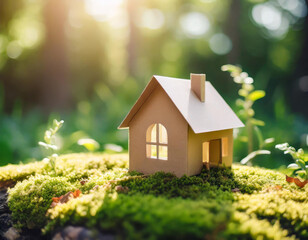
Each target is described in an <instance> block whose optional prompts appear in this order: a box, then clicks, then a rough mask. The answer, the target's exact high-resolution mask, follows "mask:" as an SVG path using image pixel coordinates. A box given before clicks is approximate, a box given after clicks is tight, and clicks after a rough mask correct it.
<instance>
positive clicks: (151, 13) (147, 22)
mask: <svg viewBox="0 0 308 240" xmlns="http://www.w3.org/2000/svg"><path fill="white" fill-rule="evenodd" d="M164 23H165V16H164V14H163V13H162V12H161V11H160V10H159V9H146V10H144V11H143V13H142V16H141V22H140V25H141V26H142V27H145V28H149V29H153V30H154V29H159V28H161V27H162V26H163V25H164Z"/></svg>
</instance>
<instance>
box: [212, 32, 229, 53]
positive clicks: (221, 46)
mask: <svg viewBox="0 0 308 240" xmlns="http://www.w3.org/2000/svg"><path fill="white" fill-rule="evenodd" d="M210 48H211V50H212V51H213V52H214V53H216V54H218V55H224V54H227V53H229V52H230V51H231V49H232V42H231V40H230V38H229V37H228V36H227V35H225V34H223V33H217V34H215V35H214V36H212V37H211V38H210Z"/></svg>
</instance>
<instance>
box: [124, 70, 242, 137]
mask: <svg viewBox="0 0 308 240" xmlns="http://www.w3.org/2000/svg"><path fill="white" fill-rule="evenodd" d="M157 83H158V84H159V85H160V86H161V87H162V88H163V89H164V91H165V92H166V93H167V95H168V96H169V97H170V99H171V101H172V102H173V103H174V105H175V106H176V107H177V109H178V110H179V112H180V113H181V114H182V116H183V117H184V119H185V120H186V121H187V123H188V124H189V126H190V127H191V128H192V130H193V131H194V132H195V133H204V132H212V131H219V130H224V129H231V128H239V127H244V124H243V123H242V122H241V120H240V119H239V118H238V117H237V116H236V114H235V113H234V112H233V110H232V109H231V108H230V107H229V105H228V104H227V103H226V102H225V101H224V99H223V98H222V97H221V96H220V94H219V93H218V92H217V91H216V89H215V88H214V87H213V86H212V84H211V83H210V82H208V81H206V84H205V102H201V101H200V100H199V98H198V97H197V96H196V95H195V94H194V93H193V91H191V89H190V80H189V79H179V78H171V77H163V76H153V77H152V79H151V81H150V82H149V84H148V85H147V86H146V88H145V89H144V91H143V93H142V94H141V96H140V97H139V99H138V100H137V102H136V103H135V105H134V106H133V108H132V109H131V111H130V112H129V113H128V114H127V116H126V117H125V119H124V120H123V122H122V123H121V125H120V126H119V128H125V127H129V122H130V120H131V119H132V118H133V117H134V115H135V114H136V113H137V111H138V110H139V109H140V108H141V106H142V105H143V103H144V102H145V100H146V99H147V98H148V97H149V96H150V94H151V92H152V91H153V90H154V89H155V86H156V85H157Z"/></svg>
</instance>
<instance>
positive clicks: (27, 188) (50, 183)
mask: <svg viewBox="0 0 308 240" xmlns="http://www.w3.org/2000/svg"><path fill="white" fill-rule="evenodd" d="M74 189H75V187H74V186H73V185H72V184H71V183H69V182H68V181H67V179H66V178H64V177H50V176H43V175H37V176H33V177H30V178H29V179H28V180H24V181H22V182H19V183H17V184H16V186H15V187H14V188H12V189H9V191H8V192H9V197H8V204H9V208H10V210H11V211H12V217H13V219H14V220H15V221H16V223H17V226H19V227H27V228H30V229H32V228H41V227H42V226H44V224H45V222H46V218H45V214H46V211H47V209H48V208H49V207H50V204H51V202H52V197H57V196H58V197H59V196H61V195H63V194H65V193H67V192H68V191H72V190H74Z"/></svg>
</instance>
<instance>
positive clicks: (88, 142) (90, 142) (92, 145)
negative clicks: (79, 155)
mask: <svg viewBox="0 0 308 240" xmlns="http://www.w3.org/2000/svg"><path fill="white" fill-rule="evenodd" d="M77 143H78V145H81V146H84V147H85V148H86V149H87V150H88V151H90V152H93V151H95V150H97V149H98V148H99V143H98V142H96V141H95V140H94V139H91V138H83V139H79V140H78V142H77Z"/></svg>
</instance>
